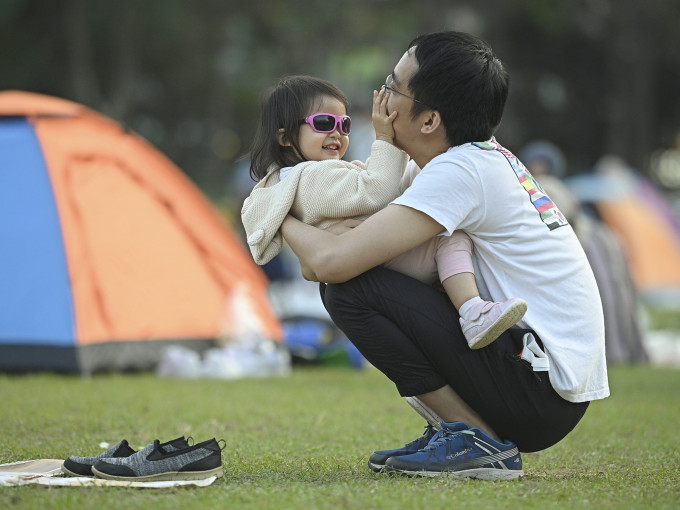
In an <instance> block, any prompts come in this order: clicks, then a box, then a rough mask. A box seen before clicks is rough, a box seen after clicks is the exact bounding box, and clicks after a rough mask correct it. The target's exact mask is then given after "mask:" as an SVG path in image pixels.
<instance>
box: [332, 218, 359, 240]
mask: <svg viewBox="0 0 680 510" xmlns="http://www.w3.org/2000/svg"><path fill="white" fill-rule="evenodd" d="M363 221H364V220H355V219H352V218H347V219H345V220H342V221H341V222H340V223H336V224H335V225H333V226H331V227H328V228H327V229H326V232H330V233H331V234H335V235H336V236H339V235H340V234H344V233H345V232H347V231H348V230H352V229H353V228H354V227H358V226H359V225H361V223H362V222H363Z"/></svg>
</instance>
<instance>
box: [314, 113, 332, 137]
mask: <svg viewBox="0 0 680 510" xmlns="http://www.w3.org/2000/svg"><path fill="white" fill-rule="evenodd" d="M312 122H313V123H314V129H316V130H317V131H321V132H322V133H330V132H331V131H333V130H334V129H335V119H334V118H333V117H331V116H329V115H317V116H316V117H314V118H313V119H312Z"/></svg>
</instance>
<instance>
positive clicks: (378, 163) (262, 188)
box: [241, 140, 408, 265]
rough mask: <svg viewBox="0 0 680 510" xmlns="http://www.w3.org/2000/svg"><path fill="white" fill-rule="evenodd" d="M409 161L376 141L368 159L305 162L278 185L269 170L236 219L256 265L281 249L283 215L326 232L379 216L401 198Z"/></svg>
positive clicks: (275, 173)
mask: <svg viewBox="0 0 680 510" xmlns="http://www.w3.org/2000/svg"><path fill="white" fill-rule="evenodd" d="M407 160H408V157H407V155H406V154H405V153H404V152H402V151H401V150H399V149H397V148H396V147H395V146H394V145H392V144H390V143H388V142H383V141H381V140H376V141H375V142H373V146H372V147H371V157H370V158H369V159H368V160H367V161H366V163H363V162H361V161H352V162H347V161H342V160H335V159H334V160H325V161H306V162H304V163H300V164H298V165H295V166H294V167H293V168H291V170H290V171H289V173H288V175H287V176H286V178H285V179H284V180H283V181H282V180H281V179H280V176H279V170H280V169H279V168H273V167H272V168H271V169H270V170H269V172H268V173H267V175H265V176H264V177H263V178H262V180H260V182H258V183H257V185H255V187H254V188H253V191H252V192H251V193H250V196H249V197H248V198H246V199H245V201H244V202H243V208H242V209H241V220H242V221H243V226H244V228H245V231H246V236H247V242H248V246H249V247H250V251H251V253H252V254H253V258H254V259H255V262H257V263H258V264H260V265H262V264H266V263H267V262H269V261H270V260H271V259H273V258H274V256H276V255H277V254H278V253H279V252H280V251H281V248H282V245H283V238H282V236H281V232H280V230H279V229H280V228H281V223H283V220H284V219H285V217H286V215H287V214H288V213H290V214H292V215H293V216H295V217H296V218H298V219H299V220H300V221H303V222H304V223H307V224H309V225H313V226H315V227H318V228H322V229H326V228H328V227H330V226H331V225H334V224H336V223H338V222H340V221H341V220H343V219H345V218H363V217H366V216H369V215H371V214H373V213H374V212H376V211H379V210H380V209H382V208H383V207H385V206H386V205H387V204H389V203H390V202H391V201H392V200H394V199H395V198H396V197H398V196H399V195H400V193H401V191H402V190H401V189H400V180H401V177H402V174H403V172H404V168H405V167H406V162H407Z"/></svg>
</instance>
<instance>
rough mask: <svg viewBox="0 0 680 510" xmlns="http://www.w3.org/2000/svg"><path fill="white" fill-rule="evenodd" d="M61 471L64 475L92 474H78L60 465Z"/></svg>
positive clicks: (90, 475) (91, 475)
mask: <svg viewBox="0 0 680 510" xmlns="http://www.w3.org/2000/svg"><path fill="white" fill-rule="evenodd" d="M61 472H62V473H64V474H65V475H66V476H88V477H90V478H91V477H93V476H94V475H93V474H89V475H83V474H80V473H74V472H73V471H71V470H70V469H68V468H66V467H64V466H63V465H62V466H61Z"/></svg>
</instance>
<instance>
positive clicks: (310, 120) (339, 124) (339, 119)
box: [300, 113, 352, 136]
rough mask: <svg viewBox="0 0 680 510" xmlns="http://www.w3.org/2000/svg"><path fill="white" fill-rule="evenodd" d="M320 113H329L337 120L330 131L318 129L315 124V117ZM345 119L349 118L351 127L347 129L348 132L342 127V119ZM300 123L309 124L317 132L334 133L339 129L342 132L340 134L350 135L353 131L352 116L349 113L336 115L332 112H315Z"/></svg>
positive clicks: (329, 115) (328, 114)
mask: <svg viewBox="0 0 680 510" xmlns="http://www.w3.org/2000/svg"><path fill="white" fill-rule="evenodd" d="M319 115H327V116H328V117H331V118H332V119H334V120H335V124H333V127H332V128H331V129H330V130H329V131H326V130H321V129H318V128H317V127H316V126H315V125H314V118H315V117H318V116H319ZM345 119H348V120H349V129H348V130H347V132H345V130H344V129H343V127H342V121H343V120H345ZM300 124H309V125H310V126H311V127H312V129H313V130H314V132H315V133H332V132H333V131H335V130H336V129H337V130H338V131H339V132H340V134H343V135H345V136H348V135H349V134H350V132H351V131H352V119H351V118H350V116H349V115H334V114H332V113H313V114H312V115H310V116H309V117H307V118H306V119H304V120H301V121H300Z"/></svg>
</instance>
